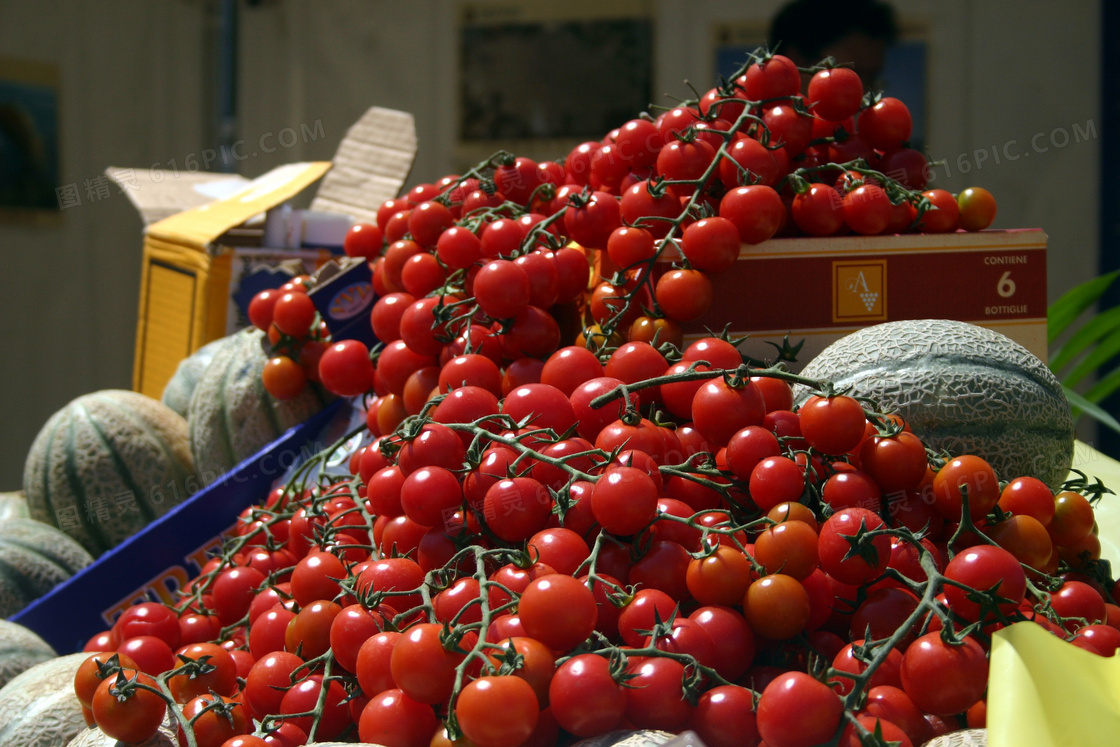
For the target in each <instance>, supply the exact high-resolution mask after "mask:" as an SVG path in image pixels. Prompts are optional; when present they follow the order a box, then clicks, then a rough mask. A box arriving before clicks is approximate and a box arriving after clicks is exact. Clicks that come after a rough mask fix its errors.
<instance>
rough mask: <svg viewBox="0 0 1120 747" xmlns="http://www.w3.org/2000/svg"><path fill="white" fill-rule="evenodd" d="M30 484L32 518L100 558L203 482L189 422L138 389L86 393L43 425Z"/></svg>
mask: <svg viewBox="0 0 1120 747" xmlns="http://www.w3.org/2000/svg"><path fill="white" fill-rule="evenodd" d="M23 488H24V492H25V493H26V494H27V502H28V507H29V509H30V513H31V517H32V518H35V519H38V520H39V521H43V522H46V523H48V524H52V525H54V526H56V527H58V528H60V529H62V530H63V531H64V532H66V533H67V534H69V535H70V536H71V537H73V538H74V539H76V540H78V542H80V543H81V544H82V545H83V546H84V547H85V548H86V549H87V550H89V552H90V553H91V554H93V555H94V556H95V557H96V556H97V555H100V554H101V553H102V552H104V551H105V550H108V549H109V548H110V547H113V546H115V545H117V544H118V543H120V542H121V541H122V540H124V539H126V538H127V537H130V536H131V535H133V534H135V533H136V532H137V531H139V530H140V529H142V528H143V527H145V526H146V525H147V524H148V523H149V522H151V521H152V519H154V518H156V517H158V516H161V515H163V514H164V513H166V512H167V511H168V510H169V509H170V508H171V507H172V506H174V505H175V504H177V503H179V502H181V501H182V500H183V499H184V498H186V497H187V495H189V494H190V493H191V492H193V491H194V490H197V489H198V484H197V482H196V480H195V479H194V466H193V464H192V462H191V453H190V444H189V442H188V440H187V422H186V420H184V419H183V417H182V416H181V415H179V414H178V413H176V412H175V411H174V410H172V409H171V408H169V407H167V406H166V405H164V404H162V403H161V402H160V401H159V400H156V399H152V398H151V397H146V396H144V395H142V394H138V393H136V392H129V391H124V390H120V389H107V390H103V391H100V392H93V393H92V394H86V395H83V396H81V397H78V398H77V399H75V400H74V401H72V402H70V403H69V404H68V405H66V406H65V407H63V408H62V409H61V410H59V411H58V412H56V413H55V414H54V415H52V416H51V418H50V419H49V420H48V421H47V423H46V424H45V425H44V426H43V428H42V430H40V431H39V435H38V436H36V438H35V441H34V442H33V443H32V445H31V450H30V451H29V453H28V455H27V461H26V463H25V465H24V472H23Z"/></svg>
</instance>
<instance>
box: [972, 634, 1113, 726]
mask: <svg viewBox="0 0 1120 747" xmlns="http://www.w3.org/2000/svg"><path fill="white" fill-rule="evenodd" d="M990 667H991V669H990V674H989V678H988V747H1028V746H1029V747H1115V746H1116V745H1117V744H1120V657H1116V656H1113V657H1110V658H1105V657H1103V656H1097V655H1096V654H1091V653H1089V652H1088V651H1083V650H1082V649H1079V648H1077V647H1076V646H1074V645H1073V644H1070V643H1066V642H1065V641H1063V640H1061V639H1060V638H1058V637H1057V636H1054V635H1051V634H1050V633H1048V632H1046V631H1045V630H1044V629H1043V628H1042V627H1040V626H1038V625H1035V624H1034V623H1029V622H1024V623H1016V624H1015V625H1011V626H1009V627H1007V628H1005V629H1003V630H1001V631H999V632H997V633H996V634H995V636H993V638H992V656H991V664H990Z"/></svg>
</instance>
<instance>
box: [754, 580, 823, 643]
mask: <svg viewBox="0 0 1120 747" xmlns="http://www.w3.org/2000/svg"><path fill="white" fill-rule="evenodd" d="M810 613H811V609H810V604H809V594H808V592H806V591H805V587H804V586H802V585H801V582H800V581H798V580H797V579H796V578H794V577H793V576H786V575H784V574H781V573H775V574H771V575H769V576H763V577H762V578H760V579H758V580H757V581H755V582H754V583H752V584H751V585H750V587H749V588H748V589H747V593H746V594H745V595H744V596H743V616H744V617H746V619H747V622H748V623H750V626H751V630H753V631H754V632H755V633H756V634H757V635H760V636H762V637H763V638H768V639H770V640H774V641H778V640H786V639H789V638H792V637H793V636H795V635H797V634H798V633H800V632H802V631H803V630H805V627H806V625H808V623H809V615H810Z"/></svg>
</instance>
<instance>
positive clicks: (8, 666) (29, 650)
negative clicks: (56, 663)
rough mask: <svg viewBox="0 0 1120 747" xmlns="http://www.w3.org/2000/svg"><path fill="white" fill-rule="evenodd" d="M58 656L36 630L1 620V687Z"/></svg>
mask: <svg viewBox="0 0 1120 747" xmlns="http://www.w3.org/2000/svg"><path fill="white" fill-rule="evenodd" d="M57 656H58V653H57V652H56V651H55V650H54V648H52V647H51V644H49V643H47V642H46V641H44V640H43V639H42V638H40V637H39V634H38V633H36V632H35V631H34V630H31V629H30V628H25V627H24V626H22V625H20V624H18V623H14V622H11V621H10V620H0V687H3V686H4V685H6V684H8V682H10V681H11V680H12V678H14V677H15V676H16V675H18V674H20V673H21V672H25V671H27V670H28V669H30V668H31V667H33V666H35V665H36V664H39V663H41V662H44V661H47V660H48V659H54V658H55V657H57Z"/></svg>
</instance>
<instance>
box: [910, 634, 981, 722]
mask: <svg viewBox="0 0 1120 747" xmlns="http://www.w3.org/2000/svg"><path fill="white" fill-rule="evenodd" d="M899 674H900V675H901V678H902V689H903V690H904V691H905V692H906V694H907V695H909V696H910V699H911V700H913V701H914V704H915V705H916V706H918V708H920V709H922V710H923V711H925V712H926V713H932V714H934V715H935V716H946V717H947V716H951V715H953V714H956V713H963V712H964V711H966V710H967V709H968V708H969V706H971V705H972V704H973V703H975V702H976V701H978V700H980V698H981V696H982V695H983V694H984V690H985V688H986V687H987V686H988V657H987V655H986V654H985V653H984V649H983V648H982V647H981V646H980V644H979V643H978V642H977V641H976V639H975V638H973V637H972V636H964V637H963V638H962V639H961V641H960V642H959V643H953V644H950V643H948V642H946V641H945V640H944V639H943V638H942V637H941V632H940V631H935V632H932V633H926V634H925V635H923V636H921V637H920V638H918V639H917V640H916V641H914V642H913V643H911V644H910V645H909V646H908V647H907V648H906V651H905V652H904V653H903V655H902V668H901V669H900V670H899Z"/></svg>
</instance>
